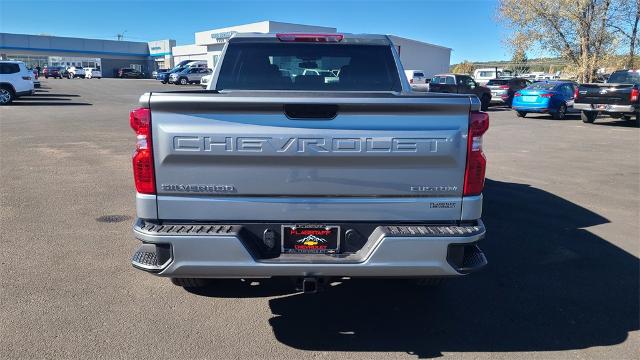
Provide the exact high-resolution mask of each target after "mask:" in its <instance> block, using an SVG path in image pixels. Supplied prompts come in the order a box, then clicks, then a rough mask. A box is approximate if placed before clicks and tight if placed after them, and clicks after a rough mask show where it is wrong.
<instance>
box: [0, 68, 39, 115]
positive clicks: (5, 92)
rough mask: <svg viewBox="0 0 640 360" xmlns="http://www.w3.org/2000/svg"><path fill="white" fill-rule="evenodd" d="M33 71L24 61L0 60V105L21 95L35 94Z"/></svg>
mask: <svg viewBox="0 0 640 360" xmlns="http://www.w3.org/2000/svg"><path fill="white" fill-rule="evenodd" d="M34 91H35V90H34V86H33V73H32V72H30V71H29V70H28V69H27V66H26V65H25V64H24V62H22V61H0V105H8V104H11V102H12V101H13V100H15V99H17V98H19V97H20V96H24V95H33V93H34Z"/></svg>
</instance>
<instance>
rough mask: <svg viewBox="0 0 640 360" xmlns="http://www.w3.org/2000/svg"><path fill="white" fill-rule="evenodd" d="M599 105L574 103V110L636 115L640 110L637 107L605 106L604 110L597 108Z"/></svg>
mask: <svg viewBox="0 0 640 360" xmlns="http://www.w3.org/2000/svg"><path fill="white" fill-rule="evenodd" d="M594 105H597V104H585V103H574V104H573V108H574V109H576V110H586V111H599V112H605V113H607V112H610V113H631V114H633V113H635V112H636V111H638V108H637V107H636V106H635V105H605V107H604V108H595V107H594Z"/></svg>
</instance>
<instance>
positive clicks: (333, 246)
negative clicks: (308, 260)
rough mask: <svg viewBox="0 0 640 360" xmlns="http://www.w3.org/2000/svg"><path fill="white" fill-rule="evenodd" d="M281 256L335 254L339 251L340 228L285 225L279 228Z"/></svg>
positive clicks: (322, 225) (314, 225)
mask: <svg viewBox="0 0 640 360" xmlns="http://www.w3.org/2000/svg"><path fill="white" fill-rule="evenodd" d="M280 238H281V239H280V240H281V250H282V253H283V254H336V253H338V251H339V250H340V226H338V225H328V224H285V225H282V226H281V227H280Z"/></svg>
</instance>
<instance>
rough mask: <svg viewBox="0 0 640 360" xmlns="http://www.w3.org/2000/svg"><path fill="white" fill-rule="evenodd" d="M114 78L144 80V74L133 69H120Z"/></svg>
mask: <svg viewBox="0 0 640 360" xmlns="http://www.w3.org/2000/svg"><path fill="white" fill-rule="evenodd" d="M116 77H119V78H121V79H124V78H128V79H142V78H144V73H143V72H141V71H140V70H137V69H133V68H122V69H118V71H117V74H116Z"/></svg>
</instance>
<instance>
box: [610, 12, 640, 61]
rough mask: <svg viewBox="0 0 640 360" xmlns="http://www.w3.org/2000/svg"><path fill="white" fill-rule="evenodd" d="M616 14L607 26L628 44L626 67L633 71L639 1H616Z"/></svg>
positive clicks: (639, 17) (639, 20)
mask: <svg viewBox="0 0 640 360" xmlns="http://www.w3.org/2000/svg"><path fill="white" fill-rule="evenodd" d="M615 9H616V13H615V15H614V18H613V21H612V22H611V24H610V25H609V26H610V27H611V28H612V29H613V31H614V32H615V33H617V34H618V35H620V36H621V37H622V38H623V39H624V40H625V41H628V42H629V52H628V55H627V62H626V66H627V68H629V69H633V68H634V65H635V61H634V60H635V53H636V47H637V46H639V44H638V23H639V22H640V0H636V1H632V0H617V1H616V7H615Z"/></svg>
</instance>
